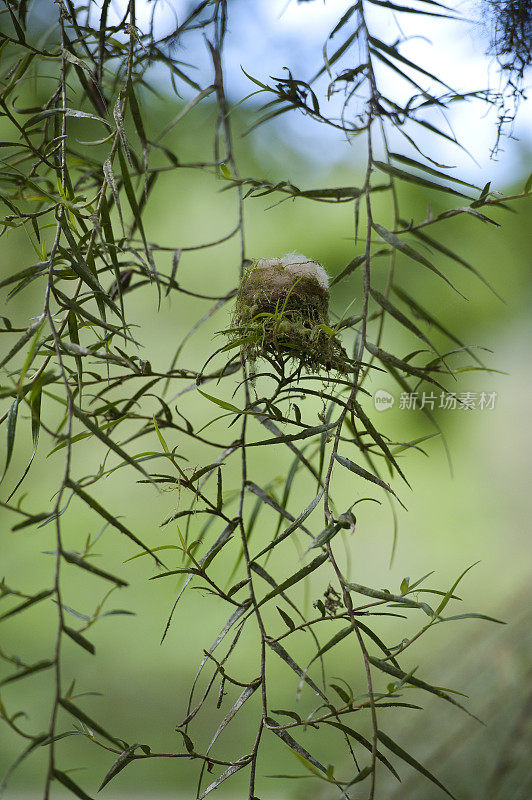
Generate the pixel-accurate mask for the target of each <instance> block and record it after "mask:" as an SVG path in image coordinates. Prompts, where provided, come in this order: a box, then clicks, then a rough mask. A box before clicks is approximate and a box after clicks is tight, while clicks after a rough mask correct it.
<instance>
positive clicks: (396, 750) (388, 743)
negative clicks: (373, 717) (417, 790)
mask: <svg viewBox="0 0 532 800" xmlns="http://www.w3.org/2000/svg"><path fill="white" fill-rule="evenodd" d="M377 737H378V739H379V741H381V742H382V743H383V745H384V746H385V747H387V748H388V750H391V751H392V753H393V754H394V755H396V756H398V757H399V758H401V759H402V760H403V761H405V762H406V763H407V764H409V765H410V766H411V767H413V768H414V769H415V770H417V772H419V773H420V774H421V775H423V776H424V777H425V778H427V779H428V780H429V781H432V783H434V784H436V786H438V787H439V788H440V789H441V790H442V791H443V792H445V794H446V795H448V796H449V797H452V798H453V800H456V798H455V796H454V794H451V792H450V791H449V790H448V789H446V788H445V786H444V785H443V783H441V782H440V781H439V780H438V779H437V778H436V777H434V775H433V774H432V773H431V772H429V771H428V769H426V768H425V767H424V766H423V765H422V764H420V763H419V761H416V759H415V758H413V756H411V755H410V753H407V752H406V750H403V748H402V747H400V746H399V745H398V744H397V742H394V740H393V739H391V738H390V737H389V736H388V734H386V733H384V731H381V730H379V731H377Z"/></svg>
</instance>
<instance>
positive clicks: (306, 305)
mask: <svg viewBox="0 0 532 800" xmlns="http://www.w3.org/2000/svg"><path fill="white" fill-rule="evenodd" d="M328 312H329V278H328V275H327V273H326V272H325V270H324V269H323V267H322V266H321V264H318V263H317V262H315V261H311V260H310V259H308V258H306V257H305V256H302V255H299V254H296V253H290V254H288V255H285V256H282V257H281V258H261V259H260V260H259V261H256V262H255V263H254V264H252V266H251V267H250V268H249V269H248V270H247V272H246V273H245V274H244V275H243V277H242V281H241V283H240V287H239V290H238V294H237V299H236V306H235V311H234V314H233V319H232V327H231V328H230V329H229V331H227V334H228V335H229V337H230V338H231V340H232V342H235V343H237V342H238V343H239V344H240V347H241V352H242V355H243V357H244V358H245V359H246V360H248V361H249V362H251V363H254V362H255V361H256V360H257V359H258V358H261V357H266V358H270V360H271V359H273V360H274V361H275V362H277V363H284V362H285V361H286V360H287V359H292V360H294V361H295V362H299V364H300V366H301V367H304V368H305V369H306V370H308V371H309V372H318V371H320V370H323V369H325V370H327V371H330V370H334V371H336V372H340V373H346V372H348V371H349V369H350V365H351V362H350V359H349V358H348V356H347V353H346V352H345V350H344V349H343V347H342V345H341V344H340V342H339V341H338V339H337V338H336V331H335V330H334V329H332V328H331V327H330V325H329V313H328Z"/></svg>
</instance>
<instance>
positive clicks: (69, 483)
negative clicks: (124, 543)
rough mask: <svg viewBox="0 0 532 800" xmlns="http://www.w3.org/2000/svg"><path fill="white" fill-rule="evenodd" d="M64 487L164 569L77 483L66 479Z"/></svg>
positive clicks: (127, 529)
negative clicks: (70, 490)
mask: <svg viewBox="0 0 532 800" xmlns="http://www.w3.org/2000/svg"><path fill="white" fill-rule="evenodd" d="M66 485H67V486H68V487H69V488H70V489H72V491H73V492H74V493H75V494H77V496H78V497H79V498H80V499H81V500H83V502H84V503H86V504H87V505H88V506H89V507H90V508H92V509H93V511H96V513H97V514H99V515H100V516H101V517H103V518H104V519H105V520H107V522H109V523H110V524H111V525H112V526H113V527H115V528H116V529H117V530H119V531H120V532H121V533H123V534H124V535H125V536H127V537H128V539H131V541H132V542H135V544H136V545H138V546H139V547H141V548H142V549H143V550H145V551H146V553H149V554H150V556H152V557H153V559H154V560H155V562H156V563H157V564H159V565H160V566H162V567H164V564H163V563H162V561H160V559H159V558H157V556H156V555H155V553H153V551H152V550H150V548H149V547H147V545H145V544H144V543H143V542H141V540H140V539H138V538H137V537H136V536H135V534H134V533H132V532H131V531H130V530H129V528H126V526H125V525H123V524H122V523H121V522H120V520H119V519H117V518H116V517H115V516H113V515H112V514H110V513H109V511H107V509H105V508H104V507H103V506H102V505H100V503H98V501H97V500H95V499H94V497H91V496H90V495H89V494H87V492H85V491H84V490H83V489H82V488H81V486H79V485H78V484H77V483H75V482H74V481H73V480H71V479H70V478H68V479H67V481H66Z"/></svg>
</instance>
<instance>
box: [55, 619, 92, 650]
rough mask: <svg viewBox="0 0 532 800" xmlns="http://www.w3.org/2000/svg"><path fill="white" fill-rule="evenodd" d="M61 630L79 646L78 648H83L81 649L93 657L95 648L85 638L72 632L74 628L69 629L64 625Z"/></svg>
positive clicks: (76, 632) (74, 631)
mask: <svg viewBox="0 0 532 800" xmlns="http://www.w3.org/2000/svg"><path fill="white" fill-rule="evenodd" d="M63 630H64V632H65V633H66V635H67V636H69V637H70V638H71V639H72V641H73V642H76V644H79V646H80V647H83V649H84V650H87V652H88V653H90V654H91V655H95V653H96V648H95V647H94V645H93V643H92V642H89V640H88V639H86V638H85V636H82V634H81V633H79V632H78V631H76V630H74V628H69V627H68V625H64V626H63Z"/></svg>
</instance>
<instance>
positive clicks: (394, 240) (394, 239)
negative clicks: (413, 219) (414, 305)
mask: <svg viewBox="0 0 532 800" xmlns="http://www.w3.org/2000/svg"><path fill="white" fill-rule="evenodd" d="M373 228H374V229H375V230H376V232H377V233H378V234H379V236H380V237H381V238H382V239H384V241H385V242H388V244H391V245H392V247H395V249H396V250H400V251H401V253H404V254H405V255H406V256H408V257H409V258H411V259H412V260H413V261H417V262H418V263H419V264H423V266H424V267H427V268H428V269H430V270H431V272H434V273H435V274H436V275H438V276H439V277H440V278H441V279H442V280H444V281H445V283H447V284H448V285H449V286H450V287H451V289H453V290H454V291H455V292H457V294H459V295H460V297H464V295H463V294H462V293H461V292H460V291H458V289H457V288H456V287H455V286H453V284H452V283H451V281H450V280H449V279H448V278H446V277H445V275H444V274H443V272H440V270H439V269H438V268H437V267H435V266H434V264H432V263H431V262H430V261H429V260H428V259H427V258H425V256H423V255H421V253H419V252H418V251H417V250H414V248H413V247H411V246H410V245H409V244H406V242H403V241H402V239H400V238H399V237H398V236H396V235H395V233H392V232H391V231H389V230H387V228H385V227H384V226H383V225H379V223H378V222H374V223H373ZM464 299H466V298H465V297H464Z"/></svg>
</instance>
